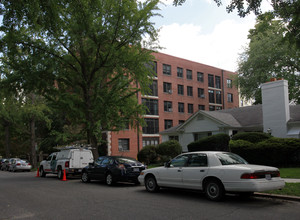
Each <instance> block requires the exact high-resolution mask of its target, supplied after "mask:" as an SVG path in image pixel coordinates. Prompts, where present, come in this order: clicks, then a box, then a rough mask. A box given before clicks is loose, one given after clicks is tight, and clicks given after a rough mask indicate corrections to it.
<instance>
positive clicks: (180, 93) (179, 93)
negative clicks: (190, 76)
mask: <svg viewBox="0 0 300 220" xmlns="http://www.w3.org/2000/svg"><path fill="white" fill-rule="evenodd" d="M183 88H184V87H183V85H178V86H177V91H178V95H183V94H184V89H183Z"/></svg>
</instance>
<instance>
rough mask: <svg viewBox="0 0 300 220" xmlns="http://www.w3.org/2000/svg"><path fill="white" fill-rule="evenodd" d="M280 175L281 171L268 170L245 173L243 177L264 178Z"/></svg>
mask: <svg viewBox="0 0 300 220" xmlns="http://www.w3.org/2000/svg"><path fill="white" fill-rule="evenodd" d="M272 177H280V172H279V171H266V172H256V173H244V174H242V176H241V179H262V178H272Z"/></svg>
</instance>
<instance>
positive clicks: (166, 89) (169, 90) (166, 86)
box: [164, 82, 172, 94]
mask: <svg viewBox="0 0 300 220" xmlns="http://www.w3.org/2000/svg"><path fill="white" fill-rule="evenodd" d="M164 92H165V93H169V94H171V93H172V84H171V83H167V82H164Z"/></svg>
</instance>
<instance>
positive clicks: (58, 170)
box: [39, 148, 94, 179]
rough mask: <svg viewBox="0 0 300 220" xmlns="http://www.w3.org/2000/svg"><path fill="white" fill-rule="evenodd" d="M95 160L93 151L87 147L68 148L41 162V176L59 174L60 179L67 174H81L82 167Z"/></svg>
mask: <svg viewBox="0 0 300 220" xmlns="http://www.w3.org/2000/svg"><path fill="white" fill-rule="evenodd" d="M93 161H94V157H93V153H92V151H91V150H89V149H85V148H68V149H62V150H61V151H60V152H54V153H52V154H50V155H49V157H48V158H47V159H46V160H43V161H42V162H41V163H40V167H39V172H40V176H41V177H45V176H46V174H48V173H52V174H57V177H58V178H59V179H62V178H63V174H64V171H65V172H66V175H70V174H72V175H76V174H81V170H82V168H84V167H86V166H87V165H89V163H92V162H93Z"/></svg>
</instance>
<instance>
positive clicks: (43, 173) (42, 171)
mask: <svg viewBox="0 0 300 220" xmlns="http://www.w3.org/2000/svg"><path fill="white" fill-rule="evenodd" d="M40 176H41V177H46V172H45V170H44V168H43V167H40Z"/></svg>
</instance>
